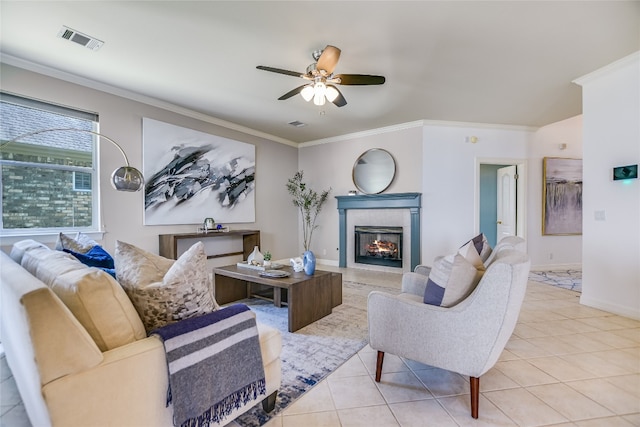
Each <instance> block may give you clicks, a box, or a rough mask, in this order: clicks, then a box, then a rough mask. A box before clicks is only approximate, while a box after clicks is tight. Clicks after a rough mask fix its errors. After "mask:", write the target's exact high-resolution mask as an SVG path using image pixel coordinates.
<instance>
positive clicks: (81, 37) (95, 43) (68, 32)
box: [58, 26, 104, 50]
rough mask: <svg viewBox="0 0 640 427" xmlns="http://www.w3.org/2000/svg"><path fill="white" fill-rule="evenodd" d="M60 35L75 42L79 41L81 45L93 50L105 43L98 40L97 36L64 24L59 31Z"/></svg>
mask: <svg viewBox="0 0 640 427" xmlns="http://www.w3.org/2000/svg"><path fill="white" fill-rule="evenodd" d="M58 37H60V38H62V39H65V40H69V41H72V42H74V43H78V44H79V45H81V46H84V47H87V48H89V49H91V50H98V49H100V48H101V47H102V45H103V44H104V42H103V41H102V40H98V39H97V38H95V37H91V36H88V35H86V34H82V33H81V32H79V31H76V30H74V29H71V28H69V27H64V26H63V27H62V28H61V29H60V31H59V32H58Z"/></svg>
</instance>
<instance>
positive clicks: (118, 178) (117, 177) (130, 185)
mask: <svg viewBox="0 0 640 427" xmlns="http://www.w3.org/2000/svg"><path fill="white" fill-rule="evenodd" d="M47 132H83V133H89V134H92V135H96V136H98V137H100V138H103V139H105V140H107V141H109V142H110V143H112V144H113V145H115V146H116V148H117V149H118V150H120V153H122V156H123V157H124V161H125V163H126V165H125V166H120V167H119V168H117V169H116V170H114V171H113V173H112V174H111V185H112V186H113V188H115V189H116V190H118V191H139V190H140V189H142V187H143V186H144V177H143V176H142V173H141V172H140V171H139V170H138V169H136V168H134V167H133V166H131V165H130V164H129V159H128V158H127V155H126V153H125V152H124V150H123V149H122V147H121V146H120V145H119V144H118V143H117V142H115V141H114V140H113V139H111V138H109V137H108V136H106V135H103V134H101V133H98V132H95V131H92V130H86V129H77V128H52V129H41V130H36V131H33V132H28V133H24V134H22V135H19V136H17V137H15V138H13V139H11V140H10V141H7V142H4V143H3V144H2V145H0V151H1V150H2V149H3V148H4V147H6V146H7V145H9V144H11V143H12V142H17V141H20V140H22V139H24V138H27V137H30V136H34V135H39V134H41V133H47Z"/></svg>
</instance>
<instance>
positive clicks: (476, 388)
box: [470, 377, 480, 419]
mask: <svg viewBox="0 0 640 427" xmlns="http://www.w3.org/2000/svg"><path fill="white" fill-rule="evenodd" d="M470 385H471V416H472V417H473V418H476V419H477V418H478V404H479V401H480V378H476V377H470Z"/></svg>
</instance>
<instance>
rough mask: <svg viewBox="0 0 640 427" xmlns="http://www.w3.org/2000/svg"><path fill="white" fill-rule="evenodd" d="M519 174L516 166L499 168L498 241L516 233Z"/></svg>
mask: <svg viewBox="0 0 640 427" xmlns="http://www.w3.org/2000/svg"><path fill="white" fill-rule="evenodd" d="M517 180H518V174H517V170H516V167H515V166H507V167H504V168H500V169H498V190H497V191H498V215H497V221H496V222H497V230H496V242H499V241H500V239H502V238H503V237H506V236H515V235H516V204H517V199H516V194H517V193H516V188H517Z"/></svg>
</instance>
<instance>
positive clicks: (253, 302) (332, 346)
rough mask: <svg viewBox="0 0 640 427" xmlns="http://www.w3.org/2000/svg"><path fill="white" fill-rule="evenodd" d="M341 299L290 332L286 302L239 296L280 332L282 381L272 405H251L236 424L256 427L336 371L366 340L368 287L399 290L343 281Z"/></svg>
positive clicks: (395, 291)
mask: <svg viewBox="0 0 640 427" xmlns="http://www.w3.org/2000/svg"><path fill="white" fill-rule="evenodd" d="M342 289H343V296H342V304H341V305H339V306H338V307H335V308H334V309H333V312H332V313H331V314H330V315H329V316H327V317H324V318H322V319H320V320H319V321H317V322H314V323H312V324H311V325H308V326H306V327H304V328H302V329H300V330H298V331H296V332H294V333H291V332H289V331H288V330H287V329H288V328H287V318H288V312H287V310H288V309H287V308H286V307H282V308H277V307H274V306H273V304H271V303H270V302H267V301H263V300H259V299H246V300H242V302H243V303H245V304H247V305H249V306H250V307H251V309H252V310H254V311H255V312H256V316H257V318H258V322H261V323H265V324H267V325H270V326H273V327H275V328H277V329H279V330H280V332H281V333H282V353H281V359H282V386H281V387H280V390H279V391H278V399H277V401H276V409H275V410H274V411H273V412H271V413H270V414H267V413H266V412H264V411H263V410H262V406H261V405H256V406H255V407H254V408H253V409H251V410H250V411H249V412H247V413H246V414H244V415H242V416H240V417H239V418H237V419H236V422H237V423H238V424H239V425H241V426H246V427H249V426H252V427H254V426H261V425H263V424H265V423H266V422H267V421H269V420H270V419H271V418H272V417H273V416H274V415H276V414H277V413H279V412H280V411H282V410H283V409H284V408H286V407H287V406H289V405H290V404H291V403H292V402H293V401H295V400H296V399H297V398H299V397H300V396H302V394H303V393H305V392H306V391H309V390H310V389H311V388H312V387H313V386H314V385H316V384H317V383H318V382H319V381H321V380H322V379H323V378H325V377H326V376H327V375H329V374H330V373H331V372H333V371H334V370H336V368H338V367H339V366H341V365H342V364H343V363H344V362H346V361H347V360H349V358H351V356H353V355H354V354H356V353H357V352H358V351H359V350H361V349H362V348H363V347H364V346H365V345H367V343H368V330H367V296H368V295H369V292H371V291H373V290H381V291H384V292H389V293H393V294H398V293H400V291H399V290H398V289H391V288H384V287H379V286H371V285H366V284H363V283H355V282H348V281H343V284H342Z"/></svg>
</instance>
